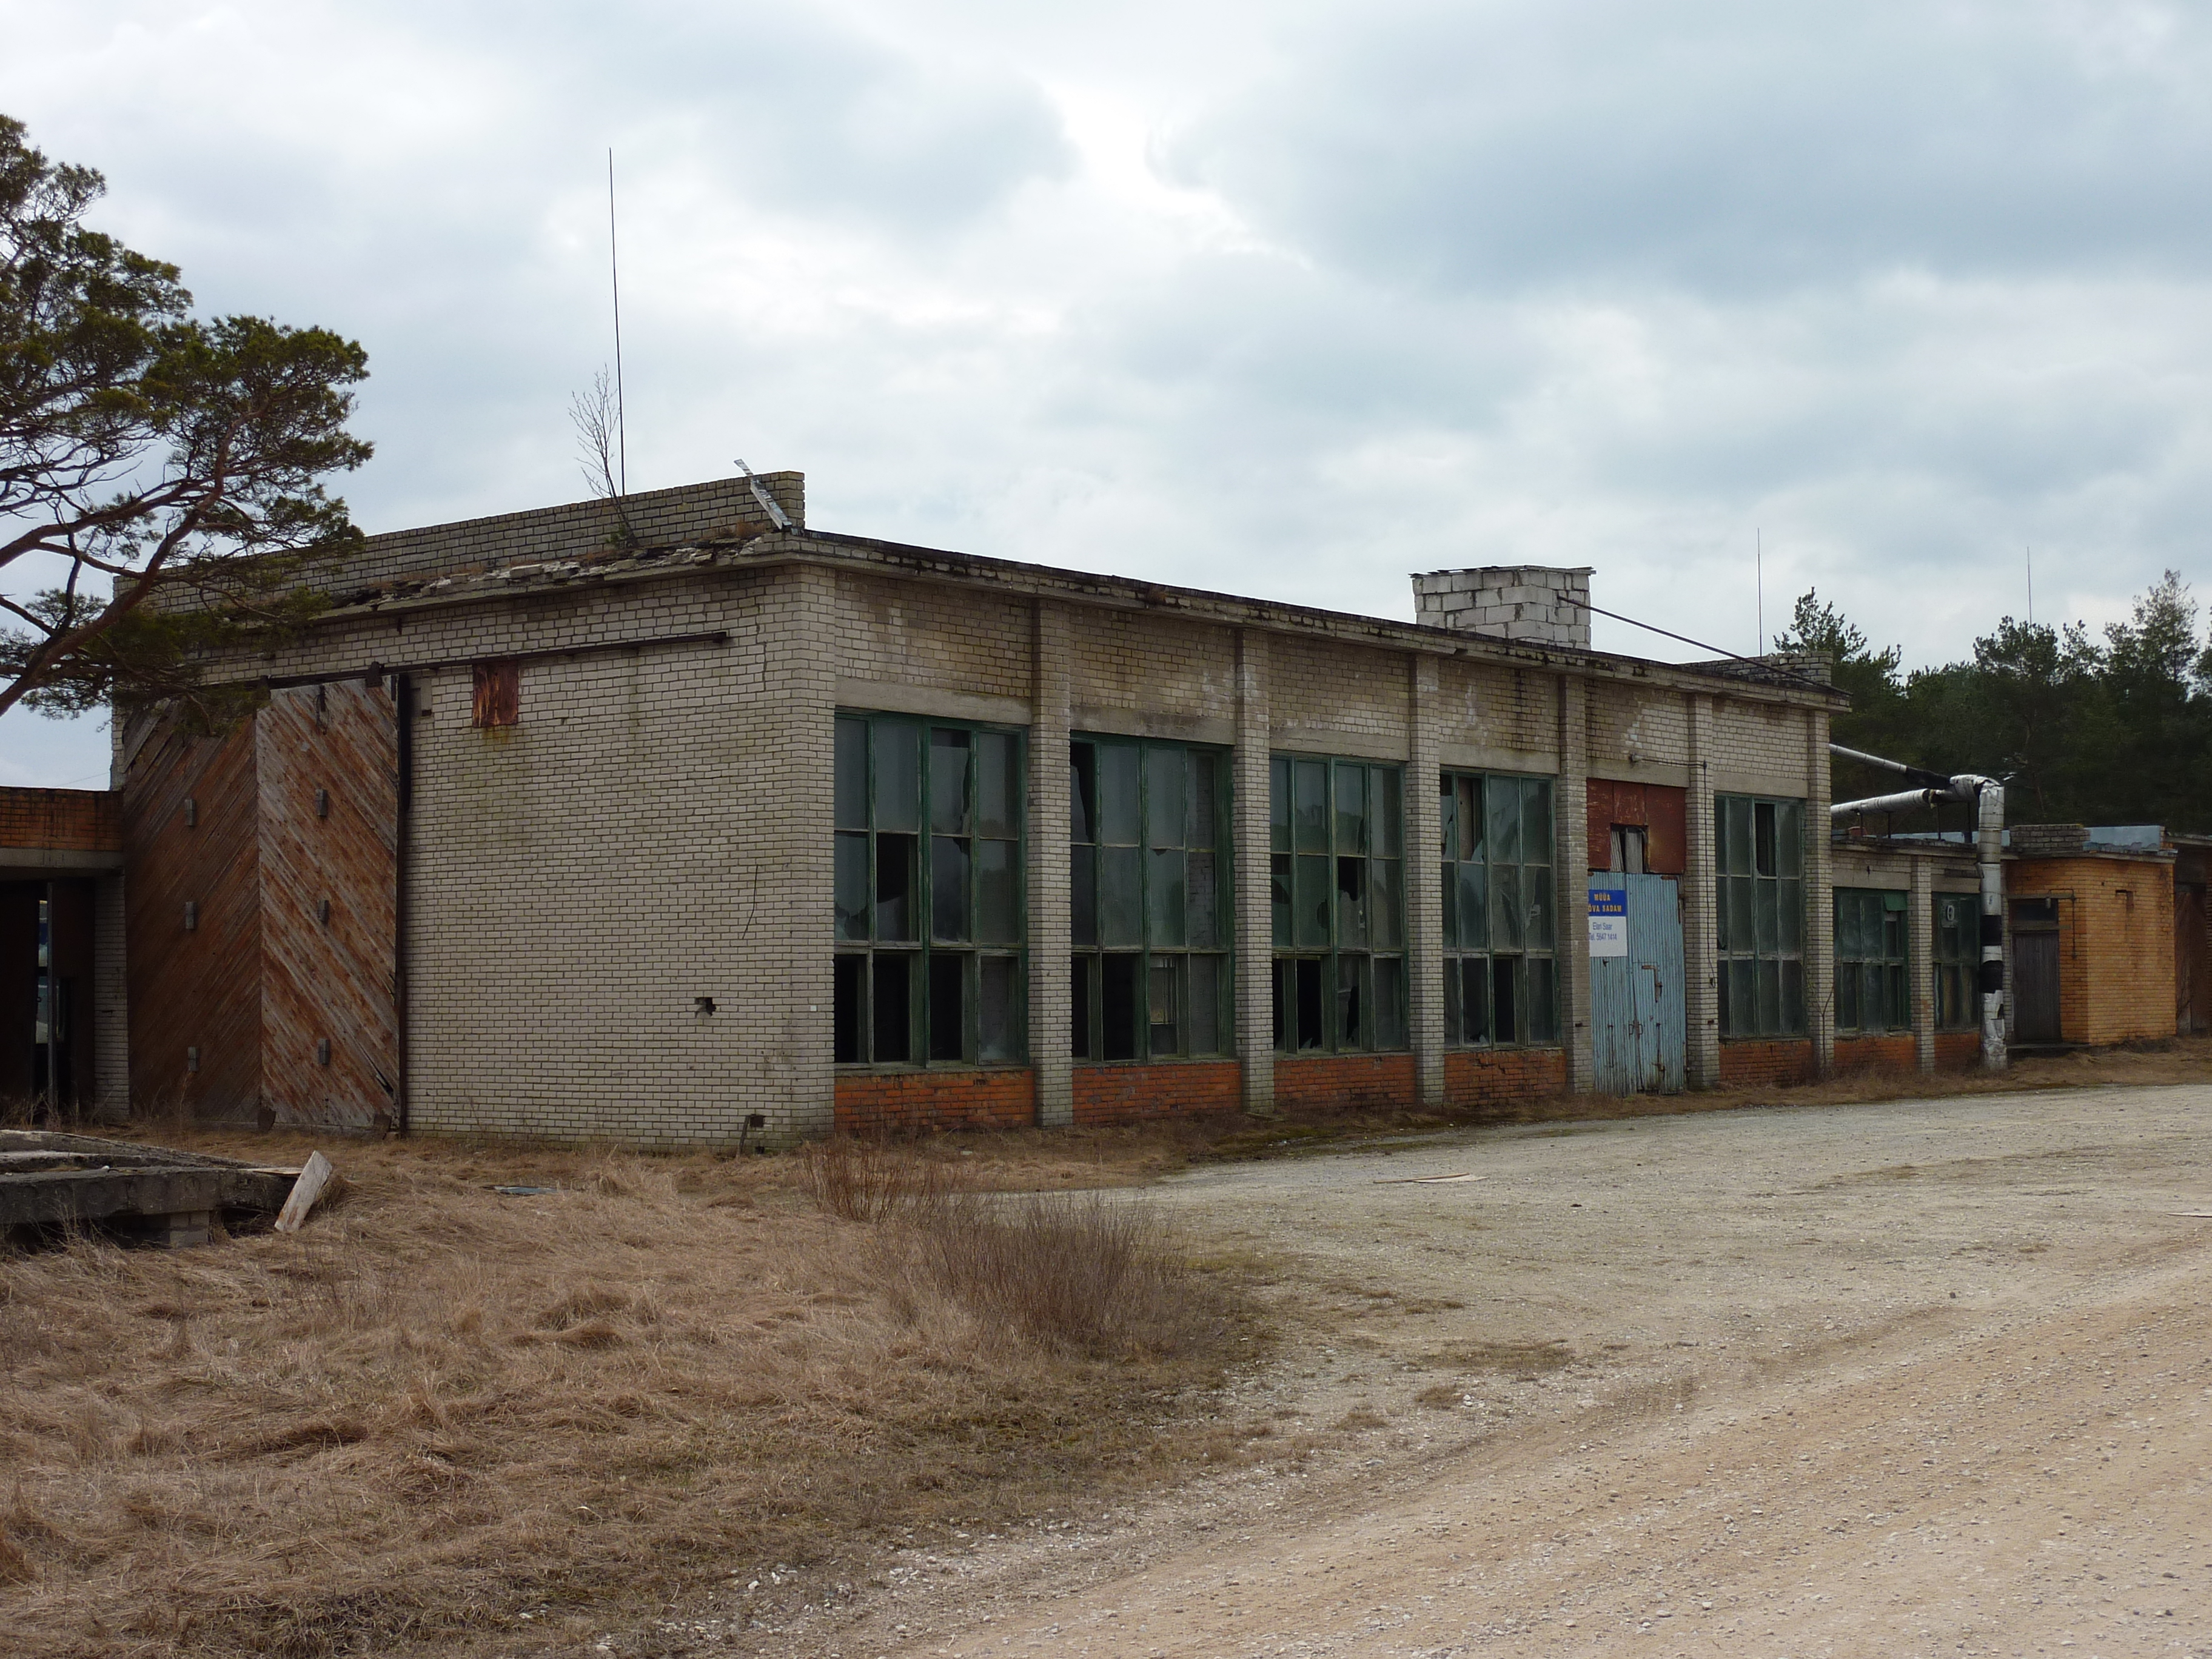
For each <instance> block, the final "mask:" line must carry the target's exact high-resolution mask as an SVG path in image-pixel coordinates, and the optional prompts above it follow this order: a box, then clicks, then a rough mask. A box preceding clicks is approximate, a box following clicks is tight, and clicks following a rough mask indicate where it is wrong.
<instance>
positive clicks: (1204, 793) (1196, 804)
mask: <svg viewBox="0 0 2212 1659" xmlns="http://www.w3.org/2000/svg"><path fill="white" fill-rule="evenodd" d="M1219 778H1220V757H1219V756H1218V755H1209V754H1206V753H1205V752H1204V751H1202V750H1195V749H1194V750H1191V751H1190V844H1191V845H1192V846H1193V847H1218V846H1219V845H1220V844H1221V843H1220V842H1219V841H1218V839H1216V837H1217V835H1218V831H1217V830H1216V829H1215V827H1214V821H1215V817H1216V816H1217V808H1218V804H1219V797H1218V790H1219V788H1220V783H1219Z"/></svg>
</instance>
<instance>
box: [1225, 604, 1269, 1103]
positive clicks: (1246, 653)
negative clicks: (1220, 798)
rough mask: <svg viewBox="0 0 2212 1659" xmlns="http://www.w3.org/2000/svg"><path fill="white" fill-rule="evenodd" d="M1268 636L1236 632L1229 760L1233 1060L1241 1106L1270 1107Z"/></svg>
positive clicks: (1247, 629) (1245, 631)
mask: <svg viewBox="0 0 2212 1659" xmlns="http://www.w3.org/2000/svg"><path fill="white" fill-rule="evenodd" d="M1270 741H1271V738H1270V734H1269V730H1268V725H1267V635H1265V634H1262V633H1261V632H1260V631H1259V630H1258V629H1253V628H1244V629H1238V630H1237V749H1236V753H1235V755H1234V757H1233V758H1232V761H1231V774H1232V784H1231V787H1232V789H1233V792H1234V799H1232V800H1231V805H1230V817H1231V820H1232V822H1233V823H1234V824H1235V827H1236V835H1237V1060H1238V1062H1239V1064H1240V1065H1242V1066H1243V1073H1244V1075H1243V1085H1244V1109H1245V1110H1246V1111H1248V1112H1251V1113H1254V1114H1255V1115H1260V1116H1271V1115H1273V1112H1274V1109H1275V1013H1274V974H1275V928H1274V905H1273V901H1272V899H1271V896H1270V892H1269V883H1268V854H1269V846H1268V839H1267V760H1268V756H1269V753H1270V748H1269V745H1270Z"/></svg>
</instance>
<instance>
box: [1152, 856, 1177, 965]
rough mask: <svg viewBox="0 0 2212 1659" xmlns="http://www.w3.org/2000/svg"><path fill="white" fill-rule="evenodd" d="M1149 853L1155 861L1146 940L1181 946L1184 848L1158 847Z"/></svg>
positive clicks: (1158, 943) (1153, 861) (1154, 943)
mask: <svg viewBox="0 0 2212 1659" xmlns="http://www.w3.org/2000/svg"><path fill="white" fill-rule="evenodd" d="M1146 857H1147V858H1148V859H1149V860H1151V867H1150V869H1149V870H1148V871H1147V872H1146V873H1147V874H1148V875H1149V877H1150V878H1151V879H1150V881H1149V882H1148V883H1147V884H1146V894H1145V908H1146V912H1147V915H1146V942H1147V943H1149V944H1152V945H1182V943H1183V939H1184V935H1183V921H1184V915H1183V897H1184V892H1183V854H1182V848H1179V847H1167V848H1154V849H1153V850H1152V852H1151V853H1149V854H1146Z"/></svg>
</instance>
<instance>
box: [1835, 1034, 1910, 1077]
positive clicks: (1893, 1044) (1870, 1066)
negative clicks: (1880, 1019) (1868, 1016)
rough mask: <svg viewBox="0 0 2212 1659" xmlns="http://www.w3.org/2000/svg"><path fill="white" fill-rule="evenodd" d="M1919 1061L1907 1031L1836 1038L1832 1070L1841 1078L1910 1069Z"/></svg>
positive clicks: (1907, 1070)
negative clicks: (1834, 1069)
mask: <svg viewBox="0 0 2212 1659" xmlns="http://www.w3.org/2000/svg"><path fill="white" fill-rule="evenodd" d="M1919 1064H1920V1058H1919V1055H1918V1054H1917V1051H1916V1050H1915V1049H1914V1048H1913V1046H1912V1033H1911V1032H1910V1031H1905V1032H1901V1033H1900V1032H1894V1031H1893V1032H1887V1033H1885V1034H1884V1035H1882V1036H1839V1037H1838V1038H1837V1039H1836V1070H1837V1072H1838V1074H1840V1075H1842V1076H1844V1077H1850V1076H1853V1075H1856V1074H1860V1073H1869V1072H1910V1071H1913V1070H1916V1069H1917V1067H1918V1066H1919Z"/></svg>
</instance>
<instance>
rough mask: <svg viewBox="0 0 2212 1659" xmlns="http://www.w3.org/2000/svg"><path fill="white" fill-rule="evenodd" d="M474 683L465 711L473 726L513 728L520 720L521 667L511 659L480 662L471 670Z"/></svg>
mask: <svg viewBox="0 0 2212 1659" xmlns="http://www.w3.org/2000/svg"><path fill="white" fill-rule="evenodd" d="M472 673H473V674H474V676H475V680H476V684H475V689H474V692H473V696H472V697H471V702H470V708H469V724H470V725H471V726H482V727H489V726H513V725H514V724H515V723H516V721H517V720H519V719H520V713H521V702H522V665H521V664H520V663H519V662H517V661H515V660H514V659H513V658H512V657H508V658H505V659H501V660H500V661H498V662H480V663H477V665H475V667H474V669H473V670H472Z"/></svg>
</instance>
